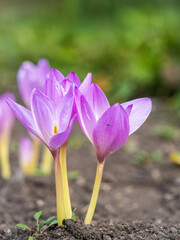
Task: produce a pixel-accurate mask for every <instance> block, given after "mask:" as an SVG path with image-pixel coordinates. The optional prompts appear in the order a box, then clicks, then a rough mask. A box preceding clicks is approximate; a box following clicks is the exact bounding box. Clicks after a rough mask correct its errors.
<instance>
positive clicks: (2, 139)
mask: <svg viewBox="0 0 180 240" xmlns="http://www.w3.org/2000/svg"><path fill="white" fill-rule="evenodd" d="M7 98H9V99H11V100H14V99H15V98H14V95H13V94H12V93H5V94H3V95H2V96H1V97H0V162H1V172H2V177H3V178H5V179H8V178H10V175H11V171H10V165H9V140H10V134H11V130H12V127H13V123H14V116H13V114H12V112H11V110H10V109H9V106H8V105H7V103H6V99H7Z"/></svg>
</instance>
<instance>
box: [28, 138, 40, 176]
mask: <svg viewBox="0 0 180 240" xmlns="http://www.w3.org/2000/svg"><path fill="white" fill-rule="evenodd" d="M39 148H40V140H39V139H38V138H34V139H33V156H32V159H31V162H30V164H29V166H28V170H27V174H34V173H35V171H36V169H37V164H38V158H39Z"/></svg>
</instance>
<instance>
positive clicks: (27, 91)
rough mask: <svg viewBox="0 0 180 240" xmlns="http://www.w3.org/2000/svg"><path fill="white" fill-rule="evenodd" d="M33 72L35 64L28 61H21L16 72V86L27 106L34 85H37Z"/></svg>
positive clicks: (34, 71)
mask: <svg viewBox="0 0 180 240" xmlns="http://www.w3.org/2000/svg"><path fill="white" fill-rule="evenodd" d="M35 74H36V66H35V65H34V64H33V63H31V62H29V61H25V62H23V63H22V64H21V67H20V68H19V70H18V72H17V81H18V88H19V91H20V94H21V97H22V99H23V101H24V102H25V104H26V105H27V106H28V107H30V96H31V92H32V90H33V88H34V87H37V86H38V84H37V82H36V78H37V77H36V76H35Z"/></svg>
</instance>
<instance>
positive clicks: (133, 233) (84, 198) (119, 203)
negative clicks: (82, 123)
mask: <svg viewBox="0 0 180 240" xmlns="http://www.w3.org/2000/svg"><path fill="white" fill-rule="evenodd" d="M157 109H158V110H157ZM157 109H156V110H154V112H153V113H152V114H151V116H150V117H149V119H148V120H147V121H146V123H145V124H144V125H143V126H142V127H141V128H140V129H139V130H138V131H137V132H136V133H135V134H133V135H132V136H130V138H129V140H128V142H127V143H126V145H125V146H124V147H123V148H122V149H120V150H119V151H117V152H116V153H114V154H112V155H111V156H110V157H109V158H108V159H107V160H106V163H105V169H104V175H103V180H102V185H101V191H100V195H99V199H98V204H97V207H96V212H95V215H94V221H93V223H92V224H91V225H89V226H85V225H84V224H83V223H82V221H81V220H76V221H73V220H67V221H66V227H54V228H51V229H49V230H48V231H46V232H45V233H44V234H43V236H40V238H39V239H124V240H125V239H132V240H133V239H138V240H139V239H146V240H147V239H148V240H149V239H160V240H163V239H177V240H179V239H180V224H179V219H180V167H179V166H178V165H174V164H172V163H171V162H170V161H169V154H170V153H171V152H173V151H178V150H179V149H180V138H179V137H178V138H177V139H174V140H167V139H165V138H160V137H157V136H154V135H153V134H152V132H153V129H154V126H156V125H162V124H170V125H172V126H174V127H176V128H177V130H178V129H179V126H180V125H179V122H180V121H179V118H178V117H177V116H175V114H174V113H172V112H170V111H167V110H166V111H164V110H161V111H159V109H160V108H158V107H157ZM161 109H162V108H161ZM24 133H25V130H23V128H22V127H21V125H20V124H19V123H17V124H16V128H15V130H14V134H13V139H12V146H15V145H16V144H15V143H16V142H17V141H18V140H19V138H20V137H21V136H23V134H24ZM79 138H80V139H81V141H82V139H83V141H82V144H81V145H78V144H76V142H77V141H78V139H79ZM71 139H72V141H73V144H70V145H71V148H70V149H69V150H68V151H69V152H68V165H69V166H68V169H69V171H71V170H78V171H79V174H80V176H79V177H78V178H77V179H75V180H70V181H69V185H70V194H71V201H72V206H73V208H76V215H77V216H79V217H80V219H83V218H84V217H85V214H86V211H87V208H88V204H89V201H90V197H91V191H92V187H93V182H94V177H95V171H96V156H95V152H94V149H93V147H92V146H91V144H90V143H89V142H88V141H87V140H86V138H85V137H84V136H83V134H82V133H81V132H80V129H79V127H78V126H76V127H75V129H74V130H73V133H72V136H71ZM15 149H16V147H12V155H11V164H12V171H13V174H12V178H11V179H10V180H9V181H4V180H2V179H0V239H5V240H6V239H12V240H13V239H19V240H21V239H24V240H25V239H28V236H29V235H30V233H29V231H28V230H21V229H18V228H17V227H16V224H18V223H25V224H27V225H29V226H30V227H33V226H34V225H35V221H34V220H33V217H32V216H33V214H34V213H35V212H37V211H40V210H43V211H44V215H43V217H42V218H44V219H47V218H48V217H50V216H53V215H54V216H55V215H56V205H55V185H54V176H53V174H52V176H49V177H44V176H28V177H27V176H24V175H23V174H22V173H21V171H20V170H19V167H18V163H17V162H18V160H17V153H16V151H15ZM142 150H145V151H146V152H147V153H148V154H149V155H148V156H150V154H151V153H152V152H154V151H157V150H158V151H159V152H161V154H162V159H161V160H159V161H155V162H154V163H152V161H150V160H147V161H146V162H145V163H143V164H140V165H138V164H135V163H134V162H133V159H134V156H135V155H136V154H137V153H138V152H140V151H142Z"/></svg>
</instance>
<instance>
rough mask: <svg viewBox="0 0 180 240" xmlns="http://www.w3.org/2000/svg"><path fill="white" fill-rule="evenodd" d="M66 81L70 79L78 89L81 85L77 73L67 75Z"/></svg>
mask: <svg viewBox="0 0 180 240" xmlns="http://www.w3.org/2000/svg"><path fill="white" fill-rule="evenodd" d="M66 79H69V80H70V81H71V82H72V83H74V84H75V85H76V86H77V87H79V86H80V85H81V81H80V80H79V78H78V76H77V75H76V73H75V72H71V73H69V74H68V75H67V77H66Z"/></svg>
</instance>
